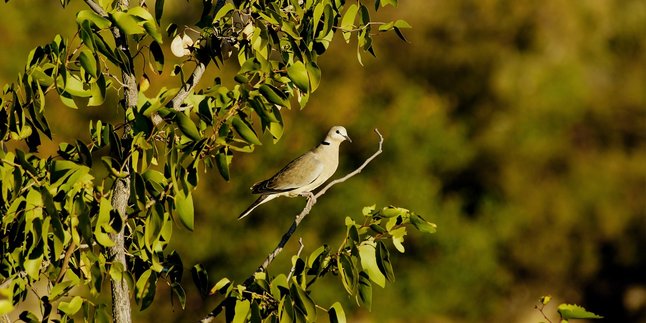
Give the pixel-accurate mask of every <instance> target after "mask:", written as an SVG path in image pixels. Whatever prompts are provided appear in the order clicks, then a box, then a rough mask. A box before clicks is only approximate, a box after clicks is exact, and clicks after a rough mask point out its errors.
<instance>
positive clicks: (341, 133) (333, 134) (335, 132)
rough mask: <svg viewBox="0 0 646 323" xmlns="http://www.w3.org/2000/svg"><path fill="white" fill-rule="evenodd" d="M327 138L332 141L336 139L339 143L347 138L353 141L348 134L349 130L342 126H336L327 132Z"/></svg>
mask: <svg viewBox="0 0 646 323" xmlns="http://www.w3.org/2000/svg"><path fill="white" fill-rule="evenodd" d="M327 139H329V140H330V141H335V142H338V143H341V142H343V141H345V140H347V141H349V142H352V139H350V136H348V131H347V130H345V128H343V127H342V126H334V127H332V129H330V131H329V132H328V133H327Z"/></svg>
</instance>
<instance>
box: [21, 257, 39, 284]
mask: <svg viewBox="0 0 646 323" xmlns="http://www.w3.org/2000/svg"><path fill="white" fill-rule="evenodd" d="M42 263H43V257H42V256H40V257H37V258H36V259H25V262H24V264H23V266H24V267H25V272H26V273H27V275H28V276H29V278H31V279H32V280H38V276H39V275H40V266H41V264H42Z"/></svg>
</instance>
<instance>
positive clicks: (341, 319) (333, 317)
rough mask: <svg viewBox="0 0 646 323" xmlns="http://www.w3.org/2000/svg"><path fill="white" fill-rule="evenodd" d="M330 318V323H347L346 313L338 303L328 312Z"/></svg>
mask: <svg viewBox="0 0 646 323" xmlns="http://www.w3.org/2000/svg"><path fill="white" fill-rule="evenodd" d="M327 314H328V317H329V318H330V323H345V322H346V319H345V312H344V311H343V306H341V303H339V302H336V303H334V304H332V306H331V307H330V308H329V309H328V311H327Z"/></svg>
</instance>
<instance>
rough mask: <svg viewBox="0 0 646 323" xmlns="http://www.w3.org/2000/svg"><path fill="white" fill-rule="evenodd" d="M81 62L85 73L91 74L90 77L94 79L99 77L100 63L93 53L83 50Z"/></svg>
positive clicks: (80, 56) (80, 55)
mask: <svg viewBox="0 0 646 323" xmlns="http://www.w3.org/2000/svg"><path fill="white" fill-rule="evenodd" d="M79 62H80V63H81V66H83V68H84V69H85V71H86V72H88V73H90V75H92V76H94V77H97V76H98V75H99V72H100V70H99V64H98V61H97V59H96V57H94V55H93V54H92V52H91V51H89V50H87V49H83V50H81V53H80V54H79Z"/></svg>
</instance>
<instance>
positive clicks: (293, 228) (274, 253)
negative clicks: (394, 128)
mask: <svg viewBox="0 0 646 323" xmlns="http://www.w3.org/2000/svg"><path fill="white" fill-rule="evenodd" d="M375 132H376V133H377V135H378V136H379V149H377V151H376V152H375V153H374V154H372V156H370V157H368V159H366V161H364V162H363V164H362V165H361V166H359V168H357V169H356V170H354V171H353V172H351V173H349V174H347V175H345V176H344V177H341V178H339V179H336V180H333V181H331V182H330V183H329V184H327V185H326V186H325V187H324V188H323V189H322V190H320V191H319V192H318V193H316V195H315V194H312V193H311V192H306V193H303V195H304V196H306V197H307V204H305V207H304V208H303V210H302V211H301V213H299V214H298V215H297V216H296V217H295V218H294V222H292V225H291V226H290V227H289V229H287V232H285V234H283V237H282V238H281V239H280V242H279V243H278V245H277V246H276V248H275V249H274V251H272V252H271V253H270V254H269V255H268V256H267V258H265V261H263V263H262V265H260V267H258V269H257V270H256V272H263V271H265V270H267V267H268V266H269V264H271V262H272V261H273V260H274V259H275V258H276V256H277V255H278V254H279V253H280V252H281V251H282V250H283V248H284V247H285V245H286V244H287V242H288V241H289V239H290V238H291V237H292V235H293V234H294V232H295V231H296V228H297V227H298V225H299V224H300V223H301V221H302V220H303V218H305V216H306V215H308V214H309V213H310V211H311V210H312V207H313V206H314V204H316V199H317V198H318V197H320V196H322V195H323V194H325V192H327V190H328V189H330V188H331V187H332V186H334V185H336V184H339V183H343V182H345V181H346V180H348V179H349V178H350V177H352V176H354V175H356V174H359V173H360V172H361V171H362V170H363V169H364V168H365V167H366V166H367V165H368V164H369V163H370V162H371V161H372V160H373V159H375V158H376V157H377V156H378V155H379V154H381V152H382V146H383V143H384V137H383V136H382V135H381V133H380V132H379V130H378V129H375ZM302 246H303V245H302V243H301V248H300V249H299V251H298V253H299V254H300V253H301V250H302V249H303V247H302ZM292 270H293V268H292ZM290 275H291V272H290ZM253 279H254V275H251V277H249V278H247V280H246V281H245V282H244V285H246V286H249V285H250V284H251V283H252V282H253ZM225 303H226V299H225V300H223V301H222V302H220V303H219V304H218V305H217V306H216V307H215V308H214V309H213V310H212V311H211V312H210V313H209V314H208V315H207V316H206V317H205V318H203V319H202V320H201V321H200V322H202V323H206V322H211V321H213V318H214V317H215V315H216V313H219V312H220V311H221V310H222V307H223V306H225Z"/></svg>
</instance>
